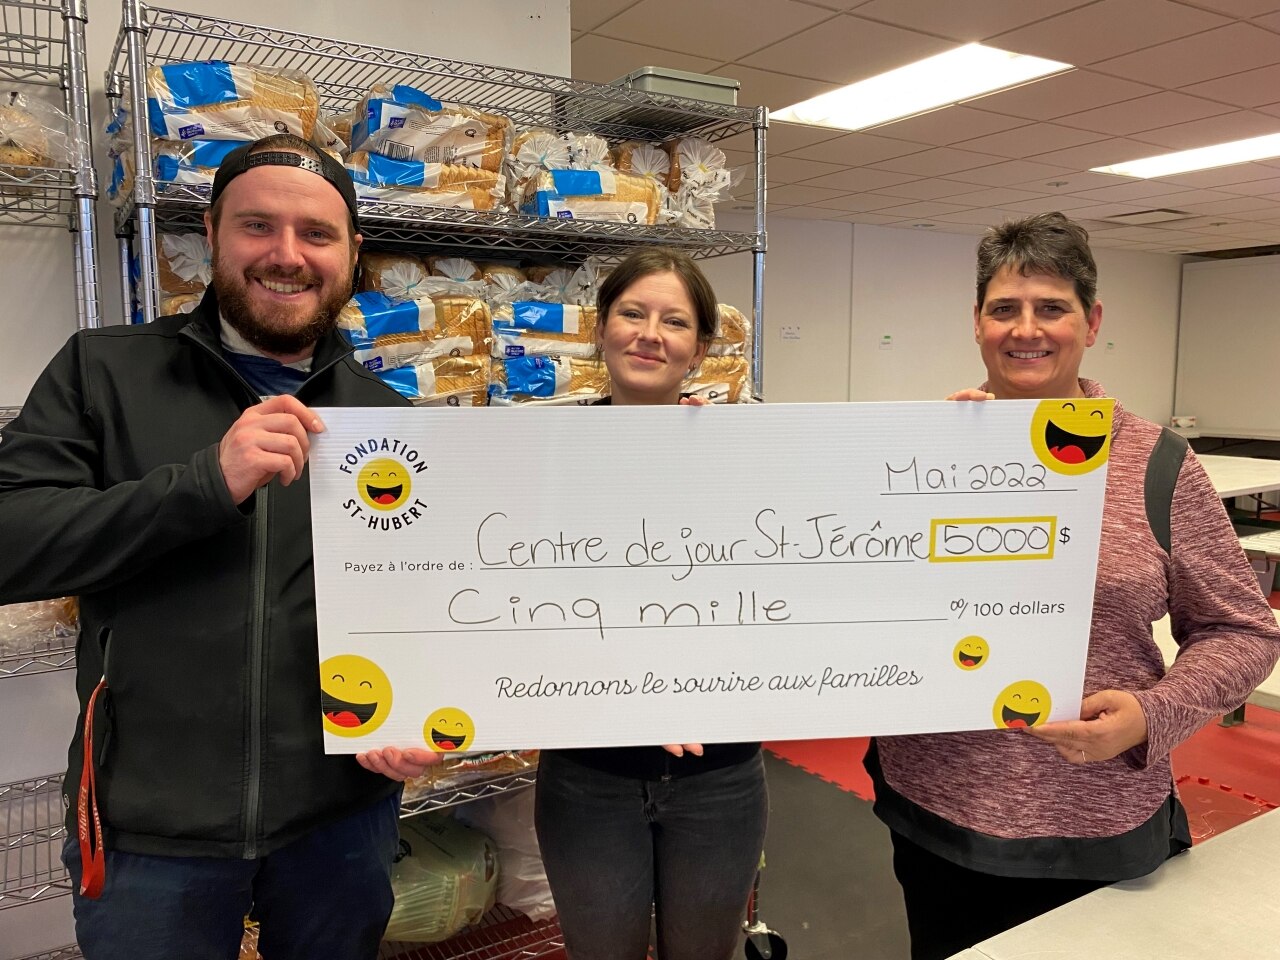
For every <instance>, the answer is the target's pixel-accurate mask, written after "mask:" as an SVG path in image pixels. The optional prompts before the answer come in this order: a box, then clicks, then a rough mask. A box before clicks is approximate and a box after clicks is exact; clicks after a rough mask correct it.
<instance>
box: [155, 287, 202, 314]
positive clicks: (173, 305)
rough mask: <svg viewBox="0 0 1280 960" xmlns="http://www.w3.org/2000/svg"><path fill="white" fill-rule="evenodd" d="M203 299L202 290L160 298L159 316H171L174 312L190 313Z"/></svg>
mask: <svg viewBox="0 0 1280 960" xmlns="http://www.w3.org/2000/svg"><path fill="white" fill-rule="evenodd" d="M203 299H204V291H203V290H201V291H199V292H197V293H178V294H174V295H173V296H171V297H163V298H161V300H160V316H162V317H171V316H173V315H174V314H175V313H191V312H192V311H193V310H195V308H196V307H198V306H199V305H200V301H201V300H203Z"/></svg>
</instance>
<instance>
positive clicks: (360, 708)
mask: <svg viewBox="0 0 1280 960" xmlns="http://www.w3.org/2000/svg"><path fill="white" fill-rule="evenodd" d="M320 712H321V714H322V715H323V718H324V728H325V730H326V731H328V732H329V733H332V734H336V735H337V736H339V737H363V736H365V735H366V734H370V733H372V732H373V731H374V730H377V729H378V728H379V727H380V726H382V722H383V721H384V720H386V719H387V714H389V713H390V712H391V681H390V680H388V679H387V675H386V674H385V673H383V672H382V668H381V667H379V666H378V665H377V664H376V663H374V662H373V661H372V660H368V659H366V658H364V657H360V656H356V655H355V654H354V653H344V654H341V655H339V656H336V657H330V658H329V659H328V660H326V661H325V662H324V663H322V664H320Z"/></svg>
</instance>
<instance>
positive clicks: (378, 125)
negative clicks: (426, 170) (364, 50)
mask: <svg viewBox="0 0 1280 960" xmlns="http://www.w3.org/2000/svg"><path fill="white" fill-rule="evenodd" d="M510 139H511V121H510V120H508V119H507V118H506V117H503V116H499V115H497V114H492V113H484V112H481V111H479V110H473V109H471V108H469V107H462V106H455V105H450V104H445V103H442V102H441V101H439V100H436V99H435V98H434V97H431V96H428V95H427V94H425V93H423V92H422V91H421V90H418V89H416V88H415V87H410V86H406V85H403V84H400V85H397V86H395V87H392V88H391V89H389V90H388V89H387V88H385V87H375V88H374V89H373V90H371V91H370V92H369V93H367V94H366V95H365V96H364V98H363V99H362V100H361V101H360V103H359V104H358V105H357V107H356V121H355V123H354V124H353V125H352V129H351V140H350V142H351V149H352V150H363V151H365V152H366V153H372V154H378V155H381V156H385V157H390V158H391V159H392V160H417V161H418V162H420V163H425V164H439V165H444V166H460V167H472V168H478V169H481V170H488V171H489V172H491V173H495V174H496V173H498V172H500V171H501V170H502V159H503V156H504V155H505V154H506V150H507V144H508V142H509V141H510Z"/></svg>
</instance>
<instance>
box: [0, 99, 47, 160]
mask: <svg viewBox="0 0 1280 960" xmlns="http://www.w3.org/2000/svg"><path fill="white" fill-rule="evenodd" d="M49 164H50V156H49V135H48V133H47V132H46V131H45V129H44V127H43V125H42V124H41V123H40V121H39V119H37V117H36V115H35V113H34V112H33V111H32V109H31V105H30V103H29V102H28V100H27V98H26V97H25V96H24V95H23V94H21V93H17V92H11V93H9V94H7V95H6V96H5V97H4V103H3V105H0V166H3V167H6V168H10V170H11V172H14V173H15V174H18V175H21V168H25V167H46V166H49ZM14 168H17V169H14Z"/></svg>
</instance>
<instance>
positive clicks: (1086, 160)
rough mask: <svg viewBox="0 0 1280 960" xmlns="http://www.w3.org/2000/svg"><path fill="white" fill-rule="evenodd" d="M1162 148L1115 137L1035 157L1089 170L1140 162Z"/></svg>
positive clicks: (1043, 160)
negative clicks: (1129, 161) (1127, 162)
mask: <svg viewBox="0 0 1280 960" xmlns="http://www.w3.org/2000/svg"><path fill="white" fill-rule="evenodd" d="M1162 152H1164V151H1162V149H1161V148H1160V147H1157V146H1154V145H1152V144H1150V143H1142V142H1141V141H1139V140H1129V139H1125V138H1124V137H1113V138H1112V139H1110V140H1099V141H1098V142H1096V143H1086V144H1084V145H1082V146H1079V147H1067V148H1066V149H1065V150H1055V151H1053V152H1052V153H1046V154H1043V155H1040V156H1037V157H1035V158H1034V159H1036V160H1039V161H1041V162H1043V163H1056V164H1060V165H1063V166H1068V167H1076V168H1079V169H1082V170H1088V169H1090V168H1091V167H1106V166H1110V165H1111V164H1114V163H1120V162H1122V161H1124V160H1138V159H1140V158H1142V157H1152V156H1155V155H1156V154H1159V153H1162Z"/></svg>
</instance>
